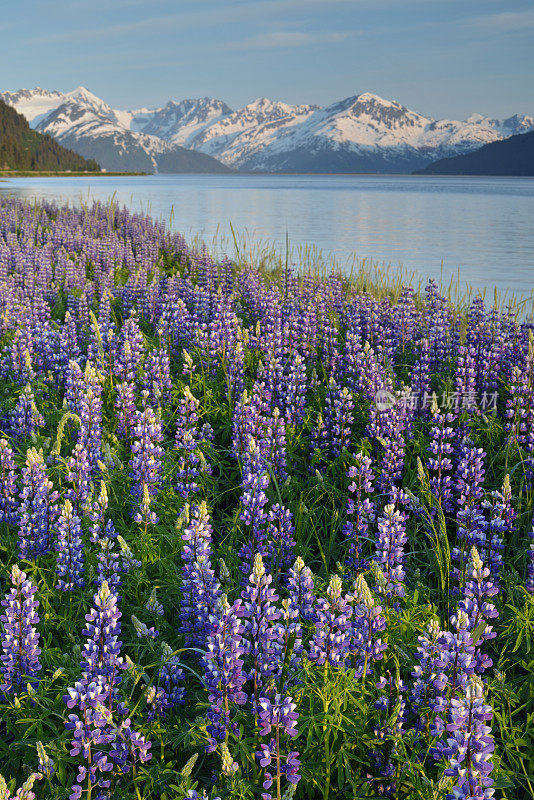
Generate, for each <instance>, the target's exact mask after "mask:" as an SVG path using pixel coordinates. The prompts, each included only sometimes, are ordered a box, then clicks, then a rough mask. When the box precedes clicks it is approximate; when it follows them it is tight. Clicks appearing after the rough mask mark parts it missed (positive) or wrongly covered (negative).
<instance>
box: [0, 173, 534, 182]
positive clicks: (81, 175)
mask: <svg viewBox="0 0 534 800" xmlns="http://www.w3.org/2000/svg"><path fill="white" fill-rule="evenodd" d="M161 175H174V176H175V175H217V176H221V175H223V176H228V177H236V176H237V177H241V176H242V177H245V176H253V177H254V176H269V177H276V176H278V175H279V176H284V177H291V176H293V177H297V176H299V175H306V176H325V177H327V176H328V177H339V178H341V177H362V178H414V179H416V180H417V179H420V178H492V179H495V178H505V179H506V178H531V179H532V176H531V175H485V174H479V175H466V174H462V173H457V174H456V173H455V174H453V173H448V174H444V173H442V174H439V173H413V172H259V171H254V172H252V171H245V170H242V171H241V170H236V171H235V172H229V173H219V172H44V171H42V172H41V171H39V172H37V171H35V172H32V171H28V170H23V171H20V172H17V171H16V170H0V182H2V179H4V178H96V177H98V178H127V177H130V178H151V177H160V176H161Z"/></svg>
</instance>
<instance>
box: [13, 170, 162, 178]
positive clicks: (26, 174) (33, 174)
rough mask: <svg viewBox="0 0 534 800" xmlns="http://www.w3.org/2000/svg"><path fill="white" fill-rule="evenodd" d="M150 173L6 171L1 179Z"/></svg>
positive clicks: (141, 173)
mask: <svg viewBox="0 0 534 800" xmlns="http://www.w3.org/2000/svg"><path fill="white" fill-rule="evenodd" d="M149 174H150V173H148V172H77V171H76V172H75V171H69V170H66V171H63V172H46V171H44V170H42V171H41V170H34V171H33V170H14V169H6V170H0V179H2V178H96V177H98V178H118V177H123V176H124V177H126V176H136V177H144V176H147V175H149Z"/></svg>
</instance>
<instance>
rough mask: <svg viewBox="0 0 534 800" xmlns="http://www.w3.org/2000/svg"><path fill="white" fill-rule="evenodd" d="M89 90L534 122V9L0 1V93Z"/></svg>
mask: <svg viewBox="0 0 534 800" xmlns="http://www.w3.org/2000/svg"><path fill="white" fill-rule="evenodd" d="M80 85H82V86H85V87H87V88H88V89H89V90H90V91H92V92H94V93H95V94H96V95H98V96H99V97H101V98H102V99H103V100H105V101H106V102H108V103H109V104H110V105H112V106H113V107H115V108H139V107H148V108H154V107H157V106H161V105H164V104H165V103H166V102H167V101H168V100H169V99H171V98H172V99H175V100H180V99H184V98H186V97H204V96H209V97H216V98H219V99H221V100H224V101H225V102H226V103H228V105H229V106H230V107H232V108H240V107H242V106H244V105H246V104H247V103H249V102H251V101H252V100H254V99H255V98H257V97H269V98H271V99H273V100H282V101H284V102H288V103H317V104H319V105H328V104H329V103H333V102H335V101H336V100H340V99H343V98H345V97H349V96H352V95H355V94H359V93H360V92H366V91H367V92H373V93H374V94H378V95H380V96H381V97H385V98H387V99H391V100H398V101H399V102H401V103H403V104H404V105H406V106H408V107H409V108H411V109H413V110H415V111H419V112H420V113H423V114H427V115H430V116H432V117H435V118H443V117H448V118H456V119H464V118H465V117H467V116H468V115H469V114H472V113H474V112H478V113H481V114H488V115H490V116H495V117H504V116H508V115H510V114H513V113H516V112H518V113H527V114H532V115H534V2H533V0H504V1H503V0H467V2H466V0H16V2H3V3H2V16H1V17H0V91H5V90H16V89H20V88H33V87H35V86H41V87H44V88H47V89H59V90H60V91H68V90H70V89H73V88H75V87H76V86H80Z"/></svg>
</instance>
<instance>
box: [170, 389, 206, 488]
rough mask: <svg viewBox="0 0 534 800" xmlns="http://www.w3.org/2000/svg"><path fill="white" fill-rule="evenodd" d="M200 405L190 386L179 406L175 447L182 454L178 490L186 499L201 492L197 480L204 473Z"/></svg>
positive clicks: (179, 464) (185, 390)
mask: <svg viewBox="0 0 534 800" xmlns="http://www.w3.org/2000/svg"><path fill="white" fill-rule="evenodd" d="M199 405H200V404H199V401H198V400H197V398H196V397H194V396H193V395H192V393H191V390H190V388H189V386H186V387H185V389H184V396H183V398H182V399H181V400H180V403H179V406H178V417H177V422H176V439H175V447H176V449H177V450H178V452H179V454H180V457H179V460H178V469H177V476H176V477H177V483H176V490H177V492H178V494H180V495H181V496H182V497H185V498H187V497H189V495H190V494H193V493H195V492H198V491H199V485H198V483H197V479H198V477H199V475H200V474H201V471H202V469H201V466H199V465H200V451H199V448H200V444H201V441H202V435H201V433H200V431H199V428H198V421H199V415H198V408H199Z"/></svg>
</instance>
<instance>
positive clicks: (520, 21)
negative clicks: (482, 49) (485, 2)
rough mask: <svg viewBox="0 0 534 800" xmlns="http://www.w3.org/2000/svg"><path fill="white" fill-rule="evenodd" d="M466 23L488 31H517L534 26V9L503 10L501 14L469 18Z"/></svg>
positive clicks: (468, 25) (471, 26) (470, 26)
mask: <svg viewBox="0 0 534 800" xmlns="http://www.w3.org/2000/svg"><path fill="white" fill-rule="evenodd" d="M466 25H467V27H469V28H476V29H477V30H480V31H487V32H488V33H492V32H493V33H515V32H516V31H525V30H531V29H533V28H534V9H528V10H527V11H502V12H501V13H499V14H489V15H488V16H484V17H475V18H473V19H470V20H468V21H467V23H466Z"/></svg>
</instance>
